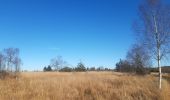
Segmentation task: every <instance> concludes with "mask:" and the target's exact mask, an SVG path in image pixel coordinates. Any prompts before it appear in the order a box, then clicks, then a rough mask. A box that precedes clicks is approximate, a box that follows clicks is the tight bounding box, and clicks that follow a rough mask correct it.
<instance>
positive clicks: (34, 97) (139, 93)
mask: <svg viewBox="0 0 170 100" xmlns="http://www.w3.org/2000/svg"><path fill="white" fill-rule="evenodd" d="M0 100H170V84H169V83H168V82H167V81H166V80H163V89H162V90H161V91H160V90H159V89H158V79H157V78H156V77H155V76H144V77H141V76H132V75H126V74H121V73H113V72H85V73H55V72H53V73H43V72H37V73H33V72H32V73H31V72H30V73H22V74H21V77H20V78H19V79H18V80H15V79H6V80H0Z"/></svg>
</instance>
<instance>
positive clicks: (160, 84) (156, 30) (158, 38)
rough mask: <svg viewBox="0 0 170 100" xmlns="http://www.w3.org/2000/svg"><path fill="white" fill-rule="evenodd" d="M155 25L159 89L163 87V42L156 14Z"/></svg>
mask: <svg viewBox="0 0 170 100" xmlns="http://www.w3.org/2000/svg"><path fill="white" fill-rule="evenodd" d="M153 20H154V26H155V37H156V46H157V62H158V68H159V89H161V88H162V71H161V51H160V48H161V43H160V36H159V35H160V34H159V32H158V26H157V21H156V18H155V16H153Z"/></svg>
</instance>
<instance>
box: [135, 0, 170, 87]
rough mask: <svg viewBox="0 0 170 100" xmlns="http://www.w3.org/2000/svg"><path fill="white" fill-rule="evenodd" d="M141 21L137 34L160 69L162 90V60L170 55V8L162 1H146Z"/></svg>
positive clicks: (141, 6) (143, 5)
mask: <svg viewBox="0 0 170 100" xmlns="http://www.w3.org/2000/svg"><path fill="white" fill-rule="evenodd" d="M139 13H140V20H139V21H138V24H137V25H135V30H136V33H138V35H139V36H140V38H141V37H143V38H142V39H141V40H142V41H144V44H145V46H146V47H147V48H149V50H150V53H152V54H153V58H155V59H156V61H157V65H158V68H159V88H160V89H161V87H162V86H161V80H162V73H161V60H163V59H164V58H165V57H166V55H168V53H169V50H170V49H169V47H170V6H169V5H167V4H164V3H163V2H161V0H145V1H144V3H143V4H141V5H140V6H139ZM140 33H141V34H140Z"/></svg>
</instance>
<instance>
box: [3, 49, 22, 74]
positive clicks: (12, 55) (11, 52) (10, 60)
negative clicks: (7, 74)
mask: <svg viewBox="0 0 170 100" xmlns="http://www.w3.org/2000/svg"><path fill="white" fill-rule="evenodd" d="M4 53H5V57H6V61H7V66H6V70H7V71H11V72H12V71H15V68H14V67H13V66H14V63H16V61H15V60H16V58H18V56H19V49H18V48H7V49H4Z"/></svg>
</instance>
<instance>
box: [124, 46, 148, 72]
mask: <svg viewBox="0 0 170 100" xmlns="http://www.w3.org/2000/svg"><path fill="white" fill-rule="evenodd" d="M126 59H127V61H128V62H129V63H130V64H131V66H133V67H134V69H135V72H136V73H137V74H146V73H147V70H146V69H147V68H149V67H151V59H150V55H149V52H148V51H147V49H145V48H143V46H142V45H140V44H134V45H133V46H132V47H131V48H130V50H129V51H128V53H127V57H126Z"/></svg>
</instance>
